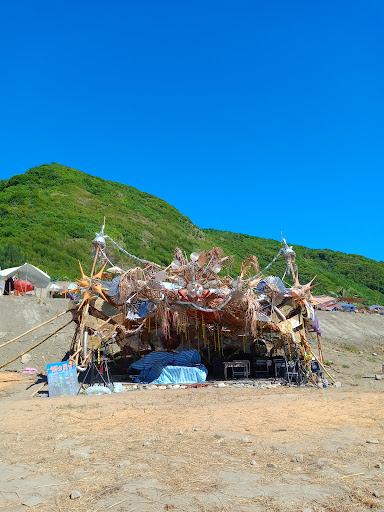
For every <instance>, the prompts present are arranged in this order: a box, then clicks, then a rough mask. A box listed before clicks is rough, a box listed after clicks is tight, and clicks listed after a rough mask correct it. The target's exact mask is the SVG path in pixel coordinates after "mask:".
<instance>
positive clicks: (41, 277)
mask: <svg viewBox="0 0 384 512" xmlns="http://www.w3.org/2000/svg"><path fill="white" fill-rule="evenodd" d="M8 277H15V278H16V279H22V280H24V281H29V282H30V283H31V284H33V286H35V287H37V288H46V287H47V286H48V285H49V283H50V282H51V278H50V277H49V275H48V274H46V273H45V272H43V271H42V270H40V269H39V268H37V267H35V266H34V265H31V264H30V263H24V265H21V266H20V267H11V268H6V269H4V270H0V279H2V280H4V281H6V280H7V279H8Z"/></svg>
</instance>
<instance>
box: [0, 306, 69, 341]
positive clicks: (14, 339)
mask: <svg viewBox="0 0 384 512" xmlns="http://www.w3.org/2000/svg"><path fill="white" fill-rule="evenodd" d="M66 313H68V311H64V312H63V313H60V314H59V315H56V316H54V317H53V318H51V319H50V320H47V321H46V322H43V323H42V324H40V325H37V326H36V327H33V328H32V329H30V330H29V331H27V332H24V333H23V334H20V336H17V337H16V338H13V339H12V340H9V341H7V342H5V343H3V344H2V345H0V348H2V347H5V345H9V344H10V343H13V342H14V341H17V340H19V339H20V338H22V337H23V336H26V335H27V334H29V333H30V332H33V331H35V330H36V329H38V328H39V327H43V325H46V324H49V322H53V320H56V318H60V317H61V316H63V315H65V314H66Z"/></svg>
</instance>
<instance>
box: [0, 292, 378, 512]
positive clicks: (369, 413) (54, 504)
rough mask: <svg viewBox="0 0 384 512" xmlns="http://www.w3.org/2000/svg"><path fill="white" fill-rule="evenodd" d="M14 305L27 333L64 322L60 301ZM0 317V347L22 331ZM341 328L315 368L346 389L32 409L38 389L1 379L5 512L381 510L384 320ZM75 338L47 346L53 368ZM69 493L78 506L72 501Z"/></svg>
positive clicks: (109, 400) (175, 395)
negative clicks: (325, 367) (53, 319)
mask: <svg viewBox="0 0 384 512" xmlns="http://www.w3.org/2000/svg"><path fill="white" fill-rule="evenodd" d="M27 300H28V299H27ZM18 304H20V306H17V307H19V308H20V309H19V313H20V318H27V319H28V318H29V320H28V322H29V324H28V325H29V326H33V325H36V318H37V317H38V319H39V320H41V321H44V319H46V318H50V316H53V315H54V314H55V313H58V312H60V311H62V310H63V309H64V308H63V307H62V304H64V302H63V303H61V301H59V302H54V301H53V302H52V303H47V304H42V303H35V304H34V305H33V304H32V303H31V302H29V303H27V302H24V307H22V303H21V302H20V303H18ZM6 307H11V305H10V303H7V306H6ZM59 310H60V311H59ZM1 314H2V315H3V317H4V316H5V317H6V319H7V322H8V324H5V323H2V324H0V325H1V329H2V332H3V340H2V341H5V340H6V339H9V336H11V335H13V334H14V332H15V331H14V330H13V331H12V325H16V327H15V328H16V330H18V332H22V330H23V328H24V327H25V325H23V323H22V322H20V321H19V322H15V321H14V320H13V322H11V321H10V319H9V318H8V316H7V314H6V312H4V310H3V313H1V311H0V316H1ZM22 315H24V316H22ZM36 315H37V316H36ZM44 315H45V316H44ZM336 315H340V313H336ZM341 315H343V316H338V317H335V316H334V315H332V317H325V318H324V319H320V321H321V323H322V325H323V327H324V333H325V336H324V342H323V345H324V347H323V348H324V355H325V358H326V359H327V361H328V363H329V368H330V371H331V373H332V374H333V375H335V377H336V379H337V380H338V381H340V382H341V383H342V387H341V388H335V387H329V388H326V389H315V388H312V387H306V388H296V387H291V388H287V387H284V386H281V387H278V388H275V389H260V388H236V387H231V388H216V387H208V388H199V389H195V388H191V389H179V390H176V389H166V390H159V389H157V390H147V391H133V390H131V391H126V392H124V393H119V394H112V395H107V396H101V397H100V396H94V397H92V396H89V397H87V396H77V397H61V398H55V399H54V398H46V395H45V394H42V395H41V396H37V397H31V395H32V393H33V392H34V391H35V390H36V389H37V386H36V384H35V383H36V377H35V376H28V375H24V374H22V373H10V372H6V373H2V375H1V379H0V418H1V419H0V432H1V436H0V446H1V451H0V511H9V512H11V511H12V512H18V511H22V510H24V511H25V510H27V509H28V508H32V509H34V510H38V511H41V512H48V511H63V512H64V511H65V512H66V511H72V510H76V511H79V512H82V511H84V512H85V511H86V512H88V511H89V512H99V511H103V512H104V511H108V510H109V511H111V512H133V511H136V512H158V511H175V512H181V511H183V512H184V511H185V512H231V511H240V512H245V511H247V512H248V511H250V512H252V511H257V512H258V511H270V512H277V511H284V512H293V511H303V510H306V512H309V511H313V512H323V511H324V512H325V511H329V512H355V511H357V512H358V511H367V510H372V509H373V510H378V511H379V510H384V409H383V398H384V379H380V380H376V379H374V378H365V377H366V376H367V375H370V376H371V377H374V375H375V374H376V375H378V377H380V376H384V374H381V366H382V364H383V362H384V360H383V359H384V351H383V345H384V342H383V332H384V329H383V327H384V318H377V319H375V320H374V322H372V321H370V317H364V319H362V320H359V319H357V320H356V319H355V320H353V322H354V323H352V327H351V325H350V324H351V321H352V319H353V318H355V317H348V316H345V315H349V314H341ZM355 316H357V315H355ZM327 318H329V319H330V321H329V322H328V323H327ZM61 320H62V322H58V323H57V324H55V326H56V325H57V327H58V326H60V325H63V324H64V323H65V321H66V318H65V319H61ZM343 322H345V323H347V324H348V326H349V327H348V329H349V330H348V329H347V331H346V330H343V329H342V328H341V327H340V325H341V324H342V323H343ZM332 324H334V325H333V326H332ZM360 324H361V325H360ZM10 325H11V327H9V326H10ZM372 326H373V327H372ZM332 329H333V330H332ZM370 329H371V330H370ZM372 329H373V332H372ZM24 330H25V328H24ZM48 331H49V332H52V328H48ZM337 331H339V332H340V333H341V334H340V335H337ZM18 332H16V334H18ZM332 333H333V334H332ZM70 334H71V333H70V332H68V333H67V334H66V335H65V336H64V335H63V337H58V338H57V339H56V341H55V342H54V343H52V344H51V346H50V348H49V350H51V352H50V353H49V357H50V358H56V359H57V357H58V356H59V355H60V354H61V353H62V352H63V351H65V349H66V346H67V345H66V344H67V343H68V339H70ZM332 337H333V338H332ZM38 338H39V336H38V335H37V333H36V341H37V340H38ZM359 339H360V342H359ZM31 341H35V340H32V339H30V340H27V341H26V342H23V344H21V343H20V345H19V346H18V349H20V348H21V347H23V346H24V347H26V346H30V342H31ZM18 343H19V342H16V343H15V344H14V345H17V344H18ZM47 343H49V342H47ZM27 344H28V345H27ZM10 350H11V349H9V351H7V352H6V353H4V352H0V356H1V361H4V358H7V357H9V354H10V353H11V352H10ZM12 350H14V348H12ZM19 351H20V350H19ZM374 354H376V355H374ZM46 358H47V353H44V352H42V355H41V356H39V355H38V354H35V355H33V359H32V361H31V362H33V363H34V365H35V366H36V367H39V370H42V369H43V365H44V364H45V359H46ZM31 362H30V363H28V365H32V364H31ZM48 362H52V361H48ZM18 364H19V365H20V366H15V367H14V368H13V369H14V370H17V369H21V368H23V365H21V363H18ZM39 365H40V366H39ZM24 366H25V365H24ZM367 441H372V442H367ZM73 491H78V492H79V494H80V497H79V498H75V499H71V497H70V495H71V493H72V492H73ZM73 497H74V496H73Z"/></svg>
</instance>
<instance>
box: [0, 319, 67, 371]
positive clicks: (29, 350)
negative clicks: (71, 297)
mask: <svg viewBox="0 0 384 512" xmlns="http://www.w3.org/2000/svg"><path fill="white" fill-rule="evenodd" d="M71 322H72V320H70V321H69V322H67V323H66V324H65V325H63V326H62V327H60V329H57V331H55V332H53V333H52V334H50V335H49V336H47V337H46V338H44V339H43V340H42V341H39V343H36V345H34V346H33V347H31V348H29V349H28V350H26V351H25V352H23V353H22V354H19V355H18V356H17V357H14V358H13V359H11V360H10V361H8V362H7V363H5V364H2V365H1V366H0V370H1V368H4V366H8V365H9V364H11V363H13V362H14V361H16V359H19V357H21V356H23V355H24V354H27V353H28V352H31V350H33V349H34V348H36V347H38V346H39V345H41V344H42V343H44V341H47V340H48V339H49V338H52V336H54V335H55V334H56V333H58V332H59V331H61V330H62V329H64V327H67V325H69V324H70V323H71Z"/></svg>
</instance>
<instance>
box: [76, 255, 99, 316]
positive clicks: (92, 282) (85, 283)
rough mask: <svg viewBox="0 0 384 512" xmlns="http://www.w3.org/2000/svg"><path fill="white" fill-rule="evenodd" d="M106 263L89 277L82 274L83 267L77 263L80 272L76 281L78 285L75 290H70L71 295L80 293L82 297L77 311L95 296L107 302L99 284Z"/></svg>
mask: <svg viewBox="0 0 384 512" xmlns="http://www.w3.org/2000/svg"><path fill="white" fill-rule="evenodd" d="M106 265H107V263H105V264H104V265H103V267H102V269H101V270H100V271H99V272H98V273H97V274H94V275H93V276H92V274H91V277H88V276H87V275H85V274H84V271H83V267H82V266H81V263H80V261H79V267H80V272H81V279H76V281H77V282H78V283H79V284H78V285H77V286H76V288H74V289H73V290H71V292H72V293H80V294H81V295H82V296H83V300H82V301H81V304H80V306H79V307H78V311H79V310H80V309H81V308H82V307H83V305H84V304H85V302H86V301H88V300H89V299H91V298H92V297H95V296H96V295H101V297H103V299H105V300H108V297H107V296H106V295H105V293H104V289H103V284H102V283H101V278H102V274H103V271H104V269H105V267H106Z"/></svg>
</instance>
